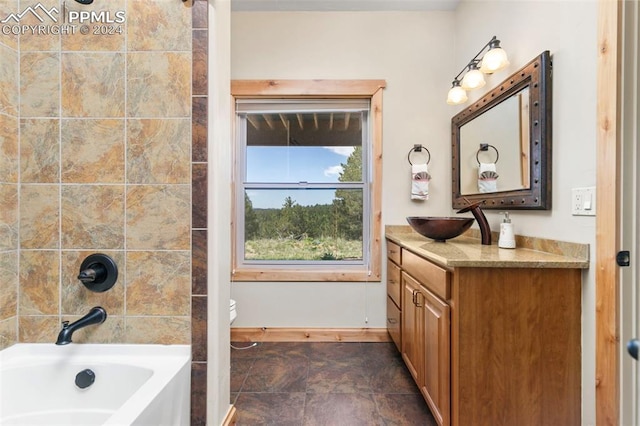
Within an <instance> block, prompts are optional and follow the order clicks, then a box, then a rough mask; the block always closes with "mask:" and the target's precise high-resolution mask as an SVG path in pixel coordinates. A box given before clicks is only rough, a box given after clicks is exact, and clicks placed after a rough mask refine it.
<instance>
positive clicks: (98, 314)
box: [56, 306, 107, 345]
mask: <svg viewBox="0 0 640 426" xmlns="http://www.w3.org/2000/svg"><path fill="white" fill-rule="evenodd" d="M106 319H107V311H105V310H104V309H103V308H101V307H100V306H96V307H94V308H91V310H90V311H89V313H88V314H87V315H85V316H83V317H82V318H80V319H79V320H78V321H76V322H73V323H71V324H69V321H62V330H60V334H58V340H56V345H68V344H69V343H71V336H73V333H74V332H75V331H76V330H79V329H81V328H84V327H86V326H88V325H91V324H102V323H103V322H104V321H105V320H106Z"/></svg>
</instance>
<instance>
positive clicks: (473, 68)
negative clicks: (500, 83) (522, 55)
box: [447, 36, 509, 105]
mask: <svg viewBox="0 0 640 426" xmlns="http://www.w3.org/2000/svg"><path fill="white" fill-rule="evenodd" d="M485 49H488V50H487V51H486V53H484V55H482V54H483V52H485ZM507 65H509V60H508V59H507V53H506V52H505V51H504V49H502V48H501V47H500V40H498V39H497V38H496V36H493V38H491V40H489V42H488V43H487V44H485V45H484V46H483V47H482V49H480V52H478V54H477V55H476V56H474V57H473V58H472V59H471V60H470V61H469V63H468V64H467V65H465V66H464V68H462V71H460V72H459V73H458V75H456V76H455V78H454V79H453V83H452V84H451V89H450V90H449V93H448V95H447V103H448V104H449V105H459V104H462V103H465V102H466V101H467V99H468V98H467V92H466V91H467V90H473V89H479V88H480V87H482V86H484V85H485V81H484V74H493V73H494V72H496V71H499V70H501V69H502V68H504V67H506V66H507ZM462 74H464V76H463V77H462V80H460V76H461V75H462Z"/></svg>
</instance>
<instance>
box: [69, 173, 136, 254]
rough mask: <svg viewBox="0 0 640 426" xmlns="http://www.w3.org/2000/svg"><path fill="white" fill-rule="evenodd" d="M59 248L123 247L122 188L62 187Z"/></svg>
mask: <svg viewBox="0 0 640 426" xmlns="http://www.w3.org/2000/svg"><path fill="white" fill-rule="evenodd" d="M61 204H62V248H63V249H116V248H123V247H124V229H123V225H124V186H123V185H63V186H62V198H61Z"/></svg>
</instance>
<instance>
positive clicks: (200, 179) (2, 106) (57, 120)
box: [0, 0, 208, 424]
mask: <svg viewBox="0 0 640 426" xmlns="http://www.w3.org/2000/svg"><path fill="white" fill-rule="evenodd" d="M35 3H37V2H34V4H33V5H35ZM39 3H40V4H42V5H43V6H44V7H45V8H48V9H49V10H51V8H53V7H55V8H56V10H57V12H55V13H59V11H63V10H64V9H63V3H62V2H61V1H60V0H40V1H39ZM29 5H30V3H28V2H25V1H24V0H22V1H18V0H0V18H2V19H3V18H5V17H6V16H8V15H9V14H10V13H19V12H20V11H22V10H23V9H24V8H25V7H27V6H29ZM64 7H66V8H67V9H74V10H82V9H83V8H84V9H86V10H105V11H108V12H109V13H112V14H115V13H116V12H124V13H125V16H126V21H125V22H124V23H122V25H121V26H118V28H119V29H121V31H116V32H113V33H112V34H110V35H107V34H93V33H92V32H93V31H90V32H89V34H82V33H80V32H79V31H76V33H75V34H62V35H60V34H57V35H54V34H49V35H33V34H29V33H23V34H20V36H19V37H18V36H16V35H12V34H4V33H3V34H0V57H1V58H2V60H1V61H0V349H1V348H4V347H7V346H10V345H11V344H13V343H15V342H17V341H20V342H53V341H54V340H55V337H56V336H57V333H58V331H59V328H60V322H61V320H62V319H65V320H72V321H73V320H75V319H77V318H78V317H80V316H81V315H84V314H85V313H86V312H88V310H89V309H90V308H91V307H92V306H96V305H101V306H103V307H104V308H105V309H106V310H107V312H108V314H109V317H108V320H107V321H106V322H105V323H104V324H102V325H101V326H100V327H89V328H87V329H83V330H80V331H79V332H77V333H76V334H75V335H74V341H76V342H107V343H109V342H113V343H120V342H126V343H181V344H190V343H192V344H193V360H194V364H193V373H192V377H193V391H192V400H193V404H192V424H205V422H206V372H207V370H206V365H207V363H206V361H207V353H206V346H207V341H206V330H207V324H206V321H207V317H206V313H207V287H206V286H207V284H206V283H207V281H206V280H207V277H206V235H207V224H206V213H207V212H206V199H207V198H206V191H207V186H206V178H207V151H206V144H207V48H206V46H207V36H208V31H207V25H208V21H207V2H206V1H203V0H195V2H192V1H188V2H184V3H183V2H181V1H178V0H110V1H109V2H108V5H105V4H102V5H98V4H97V3H94V4H92V5H89V6H82V5H79V4H77V3H75V2H69V1H67V2H66V4H65V5H64ZM59 17H61V16H59ZM192 21H193V25H192ZM21 24H33V25H36V24H41V23H40V22H38V21H37V19H36V17H35V16H33V15H31V14H27V15H25V16H24V17H23V18H21ZM45 24H52V22H45ZM92 27H93V26H92ZM105 28H106V27H101V26H100V25H98V30H100V29H105ZM92 29H93V28H92ZM106 29H107V30H109V29H108V28H106ZM76 30H79V27H78V28H77V29H76ZM192 46H193V53H192ZM192 116H193V120H192ZM192 175H193V177H192ZM192 181H193V185H192ZM96 252H102V253H106V254H109V255H110V256H112V257H113V258H114V260H115V261H116V263H117V264H118V266H119V277H118V282H117V284H116V286H115V287H113V288H112V289H111V290H109V291H107V292H105V293H92V292H90V291H88V290H86V289H85V288H84V287H83V286H82V285H81V284H80V282H79V281H78V280H77V278H76V276H77V274H78V269H79V266H80V263H81V262H82V260H83V259H84V258H85V257H86V256H88V255H89V254H91V253H96ZM192 331H193V339H192Z"/></svg>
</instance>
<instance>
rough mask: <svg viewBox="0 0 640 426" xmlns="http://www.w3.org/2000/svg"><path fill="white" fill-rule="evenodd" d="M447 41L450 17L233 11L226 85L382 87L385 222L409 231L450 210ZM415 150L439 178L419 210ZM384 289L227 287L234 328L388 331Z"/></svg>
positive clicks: (379, 286) (450, 37)
mask: <svg viewBox="0 0 640 426" xmlns="http://www.w3.org/2000/svg"><path fill="white" fill-rule="evenodd" d="M451 40H453V13H451V12H285V13H274V12H262V13H258V12H234V13H232V14H231V78H232V79H274V78H275V79H278V78H279V79H316V78H319V79H384V80H386V82H387V88H386V89H385V90H384V92H383V111H384V113H383V117H384V118H383V156H384V164H383V182H382V185H383V187H382V192H383V194H382V197H383V223H406V222H405V219H404V218H405V216H410V215H433V216H437V215H443V214H448V212H449V210H450V206H451V202H450V195H449V194H450V192H451V179H450V177H449V175H448V174H449V172H448V170H450V156H451V150H450V146H449V118H450V117H449V111H448V110H447V108H445V107H446V104H445V103H444V100H445V99H446V94H447V90H448V89H449V87H448V86H449V84H450V83H451V81H450V78H451V76H450V73H451V69H452V68H453V57H452V55H451V47H452V41H451ZM447 82H448V83H447ZM443 106H444V107H443ZM416 143H418V144H422V145H424V146H426V147H427V148H428V149H429V151H430V152H431V158H432V160H431V163H430V164H429V167H430V172H431V173H432V175H434V176H436V177H435V178H434V179H433V181H432V182H431V186H430V192H431V199H430V200H429V201H427V202H424V203H416V202H411V200H410V190H411V185H410V168H409V167H410V166H409V163H408V162H407V154H408V152H409V150H410V149H411V148H413V144H416ZM383 268H384V265H383ZM385 291H386V289H385V286H384V285H383V284H382V283H380V282H374V283H345V282H338V283H326V282H323V283H262V282H260V283H244V282H234V283H232V285H231V295H232V297H233V298H234V299H236V300H237V303H238V305H237V309H238V318H237V320H236V322H234V327H236V326H237V327H262V326H266V327H385V325H386V305H385V302H386V297H385Z"/></svg>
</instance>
